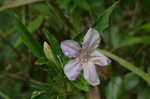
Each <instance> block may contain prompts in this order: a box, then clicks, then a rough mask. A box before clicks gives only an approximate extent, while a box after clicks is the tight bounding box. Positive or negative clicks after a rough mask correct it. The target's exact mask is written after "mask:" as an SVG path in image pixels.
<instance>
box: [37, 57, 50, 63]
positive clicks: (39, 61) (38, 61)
mask: <svg viewBox="0 0 150 99" xmlns="http://www.w3.org/2000/svg"><path fill="white" fill-rule="evenodd" d="M47 63H48V62H47V59H46V58H45V57H40V58H38V59H37V60H36V61H35V64H37V65H44V64H47Z"/></svg>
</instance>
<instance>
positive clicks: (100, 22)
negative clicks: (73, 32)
mask: <svg viewBox="0 0 150 99" xmlns="http://www.w3.org/2000/svg"><path fill="white" fill-rule="evenodd" d="M117 4H118V1H117V2H115V3H114V4H113V5H112V6H111V7H109V8H108V9H106V10H105V11H104V12H103V13H101V15H100V16H99V17H98V19H97V21H96V22H95V23H94V24H93V25H92V27H93V28H95V29H97V30H98V31H104V30H105V29H106V28H107V27H108V26H109V25H108V24H109V17H110V15H111V13H112V11H113V9H114V8H115V7H116V5H117ZM85 33H86V31H83V32H81V33H79V34H78V35H77V36H76V37H75V38H74V39H75V40H78V41H81V38H83V36H84V34H85Z"/></svg>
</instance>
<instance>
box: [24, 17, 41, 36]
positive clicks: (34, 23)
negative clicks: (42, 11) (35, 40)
mask: <svg viewBox="0 0 150 99" xmlns="http://www.w3.org/2000/svg"><path fill="white" fill-rule="evenodd" d="M43 21H44V17H43V16H38V17H37V18H36V19H34V20H33V21H31V23H29V25H28V27H27V28H28V30H29V32H30V33H34V32H36V31H37V30H38V29H39V27H40V26H41V25H42V23H43Z"/></svg>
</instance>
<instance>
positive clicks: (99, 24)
mask: <svg viewBox="0 0 150 99" xmlns="http://www.w3.org/2000/svg"><path fill="white" fill-rule="evenodd" d="M117 4H118V1H117V2H115V3H114V4H113V5H112V6H111V7H109V8H108V9H107V10H105V11H104V12H103V13H101V14H100V16H99V17H98V19H97V21H96V22H95V23H94V24H93V26H92V27H94V28H96V29H97V30H99V31H104V30H105V29H106V28H107V27H108V26H109V17H110V15H111V13H112V11H113V9H114V8H115V7H116V6H117Z"/></svg>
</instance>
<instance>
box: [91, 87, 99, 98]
mask: <svg viewBox="0 0 150 99" xmlns="http://www.w3.org/2000/svg"><path fill="white" fill-rule="evenodd" d="M89 99H101V97H100V92H99V90H98V87H94V88H93V89H92V90H91V91H90V92H89Z"/></svg>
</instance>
